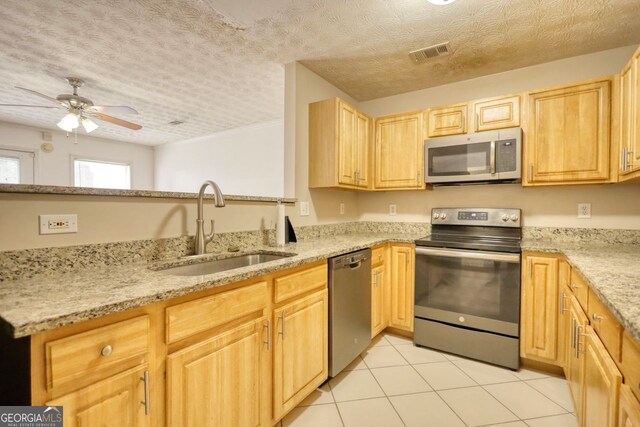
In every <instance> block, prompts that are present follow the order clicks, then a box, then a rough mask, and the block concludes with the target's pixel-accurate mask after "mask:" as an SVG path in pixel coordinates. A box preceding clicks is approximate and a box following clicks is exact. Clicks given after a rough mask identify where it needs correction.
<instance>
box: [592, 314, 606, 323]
mask: <svg viewBox="0 0 640 427" xmlns="http://www.w3.org/2000/svg"><path fill="white" fill-rule="evenodd" d="M591 318H592V319H593V320H595V321H596V322H599V321H601V320H602V319H604V316H600V315H599V314H598V313H593V315H591Z"/></svg>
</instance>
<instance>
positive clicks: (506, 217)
mask: <svg viewBox="0 0 640 427" xmlns="http://www.w3.org/2000/svg"><path fill="white" fill-rule="evenodd" d="M502 220H503V221H504V222H507V221H509V215H507V214H502Z"/></svg>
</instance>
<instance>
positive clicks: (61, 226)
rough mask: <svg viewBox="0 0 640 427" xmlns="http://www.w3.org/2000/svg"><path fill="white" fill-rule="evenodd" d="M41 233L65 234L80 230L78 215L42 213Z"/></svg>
mask: <svg viewBox="0 0 640 427" xmlns="http://www.w3.org/2000/svg"><path fill="white" fill-rule="evenodd" d="M38 222H39V223H40V234H63V233H77V232H78V215H76V214H72V215H40V216H38Z"/></svg>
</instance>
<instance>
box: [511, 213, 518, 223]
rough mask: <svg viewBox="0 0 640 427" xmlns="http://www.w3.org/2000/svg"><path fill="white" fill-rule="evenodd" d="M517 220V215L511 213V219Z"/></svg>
mask: <svg viewBox="0 0 640 427" xmlns="http://www.w3.org/2000/svg"><path fill="white" fill-rule="evenodd" d="M517 220H518V215H516V214H513V215H511V221H513V222H516V221H517Z"/></svg>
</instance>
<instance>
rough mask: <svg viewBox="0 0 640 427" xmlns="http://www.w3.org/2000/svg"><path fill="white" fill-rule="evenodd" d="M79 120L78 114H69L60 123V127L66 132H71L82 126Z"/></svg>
mask: <svg viewBox="0 0 640 427" xmlns="http://www.w3.org/2000/svg"><path fill="white" fill-rule="evenodd" d="M79 118H80V116H79V115H78V114H77V113H74V112H69V113H67V114H66V115H65V116H64V117H63V118H62V120H60V122H58V127H59V128H60V129H62V130H64V131H66V132H71V131H73V130H74V129H75V128H77V127H78V126H80V123H79Z"/></svg>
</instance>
